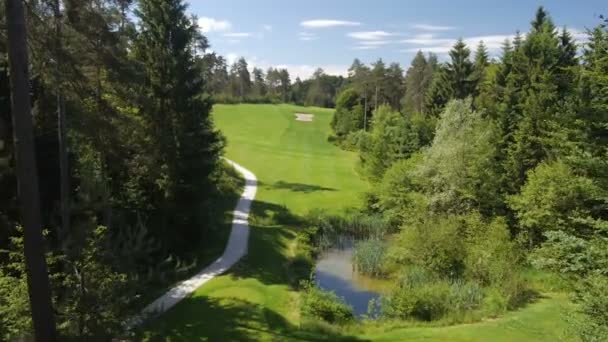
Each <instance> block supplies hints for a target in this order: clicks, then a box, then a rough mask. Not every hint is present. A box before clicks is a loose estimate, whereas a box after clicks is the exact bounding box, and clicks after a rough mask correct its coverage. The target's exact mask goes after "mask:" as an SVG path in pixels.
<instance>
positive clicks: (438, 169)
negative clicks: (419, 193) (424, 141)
mask: <svg viewBox="0 0 608 342" xmlns="http://www.w3.org/2000/svg"><path fill="white" fill-rule="evenodd" d="M471 105H472V103H471V100H470V99H467V100H454V101H451V102H450V103H449V104H448V105H447V107H446V108H445V110H444V111H443V113H442V114H441V117H440V120H439V122H438V124H437V131H436V133H435V138H434V140H433V144H432V146H431V147H430V148H429V149H427V150H426V151H425V152H424V154H423V155H424V159H423V161H422V162H421V163H420V164H419V167H418V170H417V171H416V172H418V173H419V176H418V177H419V178H420V179H424V185H423V188H424V192H425V193H426V194H428V196H429V199H430V205H431V208H432V210H436V211H438V212H462V211H466V210H469V209H473V208H477V209H480V210H481V211H482V212H484V213H485V212H487V211H491V210H492V209H493V208H494V207H496V206H498V205H499V203H500V200H501V199H500V197H497V196H496V195H497V194H496V190H495V189H496V178H497V177H496V169H495V163H494V162H493V157H494V155H495V154H496V147H495V144H494V143H495V141H496V138H497V132H496V129H495V127H494V125H493V123H492V122H491V121H489V120H487V119H485V118H483V117H482V115H481V113H479V112H478V111H475V110H473V109H472V108H471Z"/></svg>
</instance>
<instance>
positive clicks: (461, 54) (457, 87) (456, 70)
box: [447, 39, 475, 99]
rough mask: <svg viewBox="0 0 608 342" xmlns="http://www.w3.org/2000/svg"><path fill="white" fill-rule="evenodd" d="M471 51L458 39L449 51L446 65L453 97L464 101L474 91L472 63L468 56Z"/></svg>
mask: <svg viewBox="0 0 608 342" xmlns="http://www.w3.org/2000/svg"><path fill="white" fill-rule="evenodd" d="M470 55H471V51H470V50H469V48H468V47H467V46H466V44H465V43H464V41H463V40H462V39H459V40H458V41H457V42H456V44H454V46H453V47H452V50H450V59H451V61H450V63H448V69H447V71H448V76H449V80H450V83H451V87H452V89H453V91H454V93H453V95H454V97H455V98H457V99H464V98H466V97H467V96H469V95H471V94H473V90H474V89H475V83H474V80H472V76H473V63H471V60H470V58H469V56H470Z"/></svg>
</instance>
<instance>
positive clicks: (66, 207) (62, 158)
mask: <svg viewBox="0 0 608 342" xmlns="http://www.w3.org/2000/svg"><path fill="white" fill-rule="evenodd" d="M53 11H54V12H55V13H54V16H55V44H56V45H55V54H56V55H55V58H56V63H57V68H56V72H57V75H56V78H57V84H56V87H57V140H58V142H59V193H60V211H61V234H60V236H61V238H62V241H64V239H65V238H66V237H67V235H68V234H69V232H70V218H71V217H70V172H69V164H68V161H69V159H68V144H67V138H66V122H65V121H66V119H65V100H64V98H63V95H62V94H61V92H62V89H61V86H62V83H63V82H62V79H61V69H60V68H61V63H62V60H61V22H60V21H61V6H60V0H55V2H54V9H53Z"/></svg>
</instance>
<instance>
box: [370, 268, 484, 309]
mask: <svg viewBox="0 0 608 342" xmlns="http://www.w3.org/2000/svg"><path fill="white" fill-rule="evenodd" d="M483 299H484V293H483V289H482V288H481V287H480V286H479V285H478V284H476V283H472V282H465V281H461V280H457V281H448V280H445V279H439V278H437V277H436V276H434V275H433V274H431V273H429V272H428V271H424V270H423V269H421V268H412V269H410V270H409V271H408V272H406V274H405V275H404V276H403V277H402V278H401V280H400V283H399V286H398V287H397V288H396V289H395V290H394V291H393V292H392V293H391V294H390V295H388V296H386V297H384V298H383V299H382V301H381V311H382V314H383V315H384V316H385V317H388V318H397V319H411V318H414V319H417V320H422V321H433V320H438V319H441V318H443V317H445V316H448V315H450V314H457V315H460V316H462V313H463V312H467V311H471V310H474V309H477V308H478V307H480V306H481V304H482V302H483Z"/></svg>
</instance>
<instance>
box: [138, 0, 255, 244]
mask: <svg viewBox="0 0 608 342" xmlns="http://www.w3.org/2000/svg"><path fill="white" fill-rule="evenodd" d="M186 7H187V6H186V4H184V2H183V1H182V0H168V1H166V0H142V1H140V2H139V7H138V9H137V10H136V11H135V13H136V15H137V16H138V18H139V35H138V37H137V39H136V41H135V45H134V53H135V56H136V58H137V59H138V61H139V62H140V63H141V64H142V65H143V66H145V70H146V75H145V84H144V85H143V86H142V89H141V90H142V92H143V94H144V98H146V101H144V102H143V103H142V109H141V113H142V115H144V116H145V120H146V121H147V124H148V127H149V129H150V136H151V137H155V141H154V145H155V149H154V150H155V151H157V152H156V153H157V155H156V156H155V158H156V159H157V163H158V168H159V170H160V174H158V175H157V177H158V180H157V184H159V187H158V189H157V190H156V191H157V194H156V195H155V198H157V199H158V201H159V203H158V207H159V209H160V213H161V217H160V219H161V229H162V230H163V232H162V235H163V237H164V238H166V239H169V240H170V241H171V240H177V241H176V245H175V246H176V247H177V246H179V245H182V246H183V245H186V246H188V245H192V244H194V243H196V242H197V241H200V238H201V236H200V234H201V231H202V230H201V225H203V224H204V220H203V218H204V211H202V210H201V205H204V204H205V203H206V201H207V198H208V196H209V192H210V191H209V185H210V184H209V183H210V175H211V173H212V172H213V171H214V170H215V168H216V165H217V163H218V158H219V154H220V152H221V147H222V145H221V143H220V142H221V139H220V137H219V135H218V133H217V132H216V131H215V130H214V129H213V124H212V122H211V119H210V117H209V113H210V110H211V101H210V100H209V98H208V97H203V96H202V92H203V82H202V79H201V70H200V69H199V68H198V66H197V64H196V63H195V55H194V51H193V46H196V45H199V44H200V43H201V42H202V37H201V36H200V34H199V33H198V32H199V31H198V27H197V26H196V24H195V23H193V21H192V20H191V19H190V18H189V17H188V16H186V14H185V11H186ZM242 64H243V63H240V64H239V67H240V68H239V72H240V73H243V70H242V67H243V65H242ZM247 75H248V73H247ZM176 230H177V233H176ZM177 250H181V249H180V248H178V249H177Z"/></svg>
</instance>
